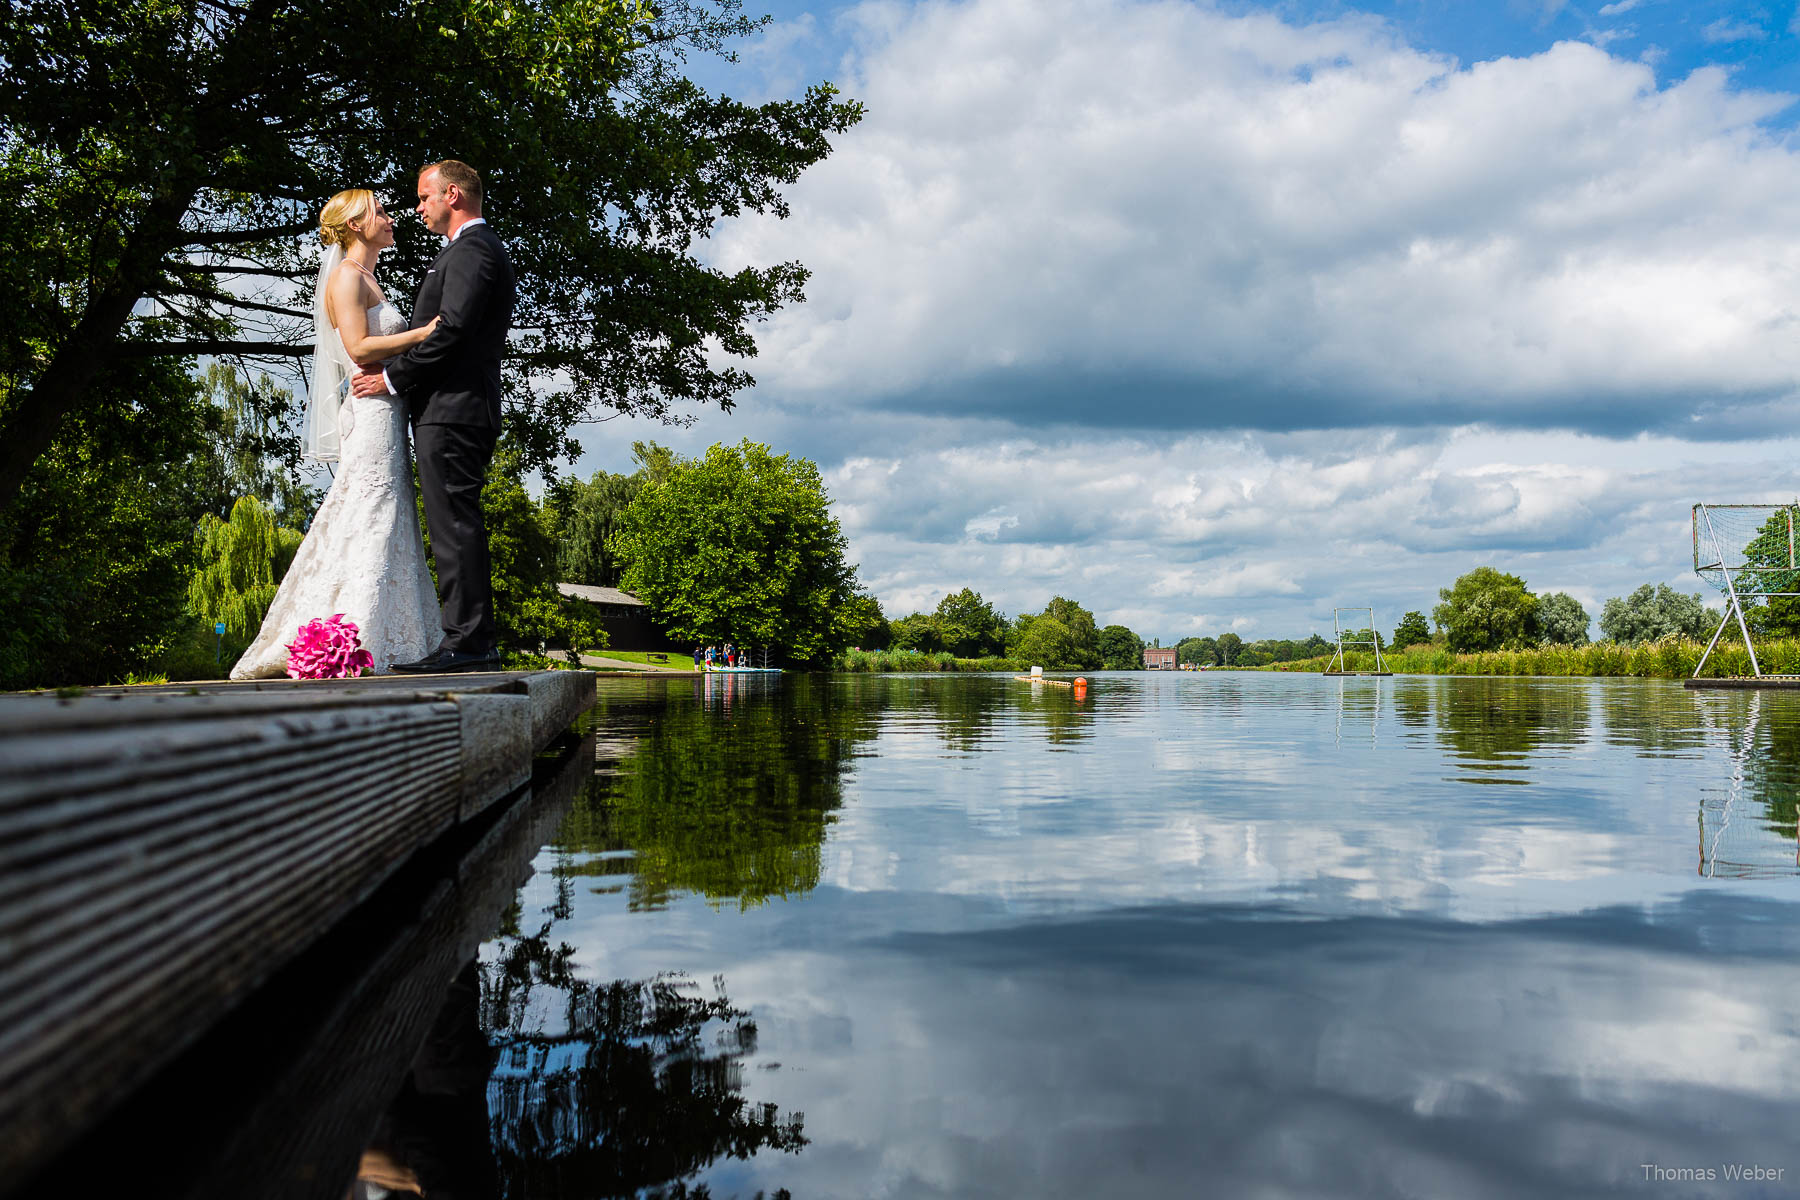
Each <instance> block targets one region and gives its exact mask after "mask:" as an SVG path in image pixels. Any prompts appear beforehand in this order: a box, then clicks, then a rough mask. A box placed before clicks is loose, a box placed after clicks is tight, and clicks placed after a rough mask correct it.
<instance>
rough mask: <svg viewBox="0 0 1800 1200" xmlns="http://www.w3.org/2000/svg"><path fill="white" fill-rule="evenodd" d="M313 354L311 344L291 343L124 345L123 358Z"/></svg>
mask: <svg viewBox="0 0 1800 1200" xmlns="http://www.w3.org/2000/svg"><path fill="white" fill-rule="evenodd" d="M312 352H313V348H312V346H311V345H310V344H307V345H298V346H297V345H293V344H292V343H288V342H231V341H199V342H121V343H119V347H118V353H119V356H120V357H121V358H174V357H184V358H185V357H187V356H190V355H195V354H211V355H224V354H242V355H245V356H246V357H249V358H305V357H307V356H308V355H310V354H311V353H312Z"/></svg>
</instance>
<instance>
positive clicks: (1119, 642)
mask: <svg viewBox="0 0 1800 1200" xmlns="http://www.w3.org/2000/svg"><path fill="white" fill-rule="evenodd" d="M1143 665H1144V639H1142V638H1140V637H1139V636H1138V635H1137V634H1135V633H1133V632H1132V631H1131V630H1129V629H1127V628H1125V626H1123V625H1108V626H1106V627H1104V628H1101V627H1100V626H1099V625H1098V624H1097V623H1096V622H1095V620H1094V614H1093V613H1091V612H1089V611H1088V610H1087V609H1085V608H1083V607H1082V606H1081V605H1080V604H1078V603H1076V602H1075V601H1073V600H1068V599H1065V598H1064V597H1062V596H1055V597H1052V598H1051V600H1050V603H1048V604H1046V605H1045V606H1044V610H1043V611H1042V612H1036V613H1020V614H1019V615H1018V616H1016V617H1008V616H1007V615H1006V614H1005V613H1002V612H1001V611H1000V610H998V609H996V608H995V607H994V606H993V605H992V604H990V603H988V602H987V601H986V600H984V599H982V597H981V593H979V592H976V591H973V590H971V589H969V588H963V589H962V590H961V591H958V592H951V593H949V594H948V595H946V596H945V597H944V598H943V599H942V600H940V601H938V605H937V608H936V609H934V610H933V611H931V612H928V613H924V612H917V613H913V614H912V615H911V616H906V617H900V618H898V619H896V620H892V621H889V620H887V619H886V618H885V617H884V616H882V614H881V612H880V610H879V609H877V610H876V612H875V613H874V615H873V619H871V620H869V621H868V622H867V623H866V624H865V625H864V627H863V632H862V637H861V639H860V641H859V643H858V645H857V647H856V649H854V650H851V651H849V652H847V653H845V654H841V655H839V656H838V657H837V659H836V661H835V662H834V663H833V666H834V667H835V668H836V669H837V670H840V671H1012V670H1023V669H1026V668H1027V667H1030V666H1040V667H1043V668H1045V669H1046V670H1051V671H1097V670H1113V671H1129V670H1136V669H1139V668H1142V667H1143Z"/></svg>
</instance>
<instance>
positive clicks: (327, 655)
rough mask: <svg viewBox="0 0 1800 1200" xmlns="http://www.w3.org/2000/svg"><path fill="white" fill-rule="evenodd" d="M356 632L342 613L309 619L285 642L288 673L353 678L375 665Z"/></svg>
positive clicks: (300, 675)
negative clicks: (292, 638) (320, 618)
mask: <svg viewBox="0 0 1800 1200" xmlns="http://www.w3.org/2000/svg"><path fill="white" fill-rule="evenodd" d="M357 633H358V630H357V628H356V624H355V622H353V621H346V620H344V614H343V613H333V614H332V615H331V616H330V617H328V618H326V619H325V620H323V621H321V620H319V619H317V618H314V619H313V620H311V621H308V622H307V623H306V624H304V625H302V626H301V627H300V631H299V633H298V634H297V635H296V636H295V637H294V640H293V641H291V642H289V643H288V648H287V652H288V664H287V673H288V674H289V675H290V676H292V677H293V678H295V679H355V678H356V677H357V676H358V675H360V674H362V673H363V671H365V670H367V669H369V668H371V667H373V666H374V665H375V658H374V656H373V655H371V654H370V653H369V652H368V651H367V650H364V649H363V648H362V642H361V641H359V640H358V638H357Z"/></svg>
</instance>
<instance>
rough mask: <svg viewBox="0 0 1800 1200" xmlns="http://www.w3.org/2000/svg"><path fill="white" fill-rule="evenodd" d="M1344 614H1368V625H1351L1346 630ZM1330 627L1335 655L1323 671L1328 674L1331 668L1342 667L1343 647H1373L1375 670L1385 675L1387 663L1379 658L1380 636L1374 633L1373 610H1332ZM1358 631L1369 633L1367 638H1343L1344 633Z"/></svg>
mask: <svg viewBox="0 0 1800 1200" xmlns="http://www.w3.org/2000/svg"><path fill="white" fill-rule="evenodd" d="M1345 613H1368V614H1369V621H1368V624H1366V625H1351V626H1349V627H1348V628H1346V627H1345V625H1344V619H1343V614H1345ZM1331 627H1332V632H1333V633H1334V634H1335V635H1336V638H1337V653H1335V654H1333V655H1332V656H1331V665H1330V666H1328V667H1326V668H1325V671H1326V673H1327V674H1329V673H1330V672H1331V671H1332V669H1333V668H1338V667H1342V666H1343V665H1344V647H1345V646H1371V647H1373V648H1374V650H1375V669H1376V670H1377V671H1380V672H1382V673H1384V674H1385V673H1386V671H1387V663H1386V662H1385V661H1384V660H1383V659H1382V657H1381V635H1380V634H1379V633H1377V632H1375V610H1374V609H1372V608H1334V609H1332V610H1331ZM1359 629H1367V630H1368V631H1369V636H1368V637H1366V638H1345V637H1344V634H1345V633H1355V632H1356V631H1357V630H1359Z"/></svg>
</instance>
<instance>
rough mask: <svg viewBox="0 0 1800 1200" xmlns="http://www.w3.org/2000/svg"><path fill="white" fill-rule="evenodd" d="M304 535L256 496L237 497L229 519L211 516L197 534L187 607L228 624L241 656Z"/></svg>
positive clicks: (258, 625) (226, 629) (205, 616)
mask: <svg viewBox="0 0 1800 1200" xmlns="http://www.w3.org/2000/svg"><path fill="white" fill-rule="evenodd" d="M300 536H301V535H300V533H299V532H298V531H297V530H293V529H288V528H285V527H284V526H281V525H278V524H276V521H275V513H274V512H273V510H271V509H270V508H269V507H268V506H267V505H265V504H263V503H262V502H261V501H259V500H258V499H257V498H256V497H255V496H244V497H241V498H239V500H238V502H237V503H236V504H233V505H232V506H231V515H230V517H229V518H227V519H224V520H221V519H220V518H219V517H217V516H215V515H214V514H212V513H207V514H206V515H205V516H203V517H201V518H200V525H199V528H198V529H197V530H195V535H194V540H195V542H196V543H197V548H198V550H199V558H200V564H199V567H198V569H196V570H195V571H194V573H193V575H192V576H191V577H190V578H189V579H188V592H187V601H188V608H189V609H190V610H191V611H192V612H193V613H194V615H196V616H198V617H202V618H204V619H205V620H206V621H208V622H215V623H217V624H220V625H223V626H225V633H226V634H227V635H229V636H230V638H231V641H232V644H233V645H234V646H235V647H237V648H238V650H239V652H240V653H241V651H242V649H243V647H245V646H248V645H249V644H250V640H251V639H252V638H254V637H255V636H256V631H257V630H259V629H261V628H262V622H263V617H264V616H265V615H266V614H267V613H268V611H269V605H270V604H272V603H274V601H275V591H276V589H277V588H278V587H279V586H280V585H281V580H282V577H283V576H284V575H286V574H287V569H288V567H289V566H290V565H292V563H293V561H294V554H295V552H296V551H298V550H299V549H300ZM323 615H329V614H323Z"/></svg>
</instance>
